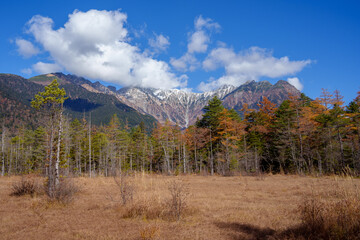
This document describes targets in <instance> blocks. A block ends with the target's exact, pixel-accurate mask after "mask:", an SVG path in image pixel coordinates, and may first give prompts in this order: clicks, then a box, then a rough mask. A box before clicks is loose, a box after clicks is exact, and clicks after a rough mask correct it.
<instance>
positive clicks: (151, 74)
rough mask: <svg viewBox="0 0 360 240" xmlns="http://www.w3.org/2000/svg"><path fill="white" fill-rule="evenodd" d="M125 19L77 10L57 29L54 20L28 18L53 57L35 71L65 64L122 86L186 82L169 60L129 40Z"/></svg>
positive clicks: (116, 13)
mask: <svg viewBox="0 0 360 240" xmlns="http://www.w3.org/2000/svg"><path fill="white" fill-rule="evenodd" d="M126 19H127V16H126V14H124V13H122V12H120V11H98V10H89V11H88V12H80V11H77V10H76V11H74V12H73V13H72V14H70V15H69V19H68V21H67V22H66V23H65V25H64V26H63V27H61V28H59V29H57V30H56V29H53V21H52V19H50V18H47V17H42V16H34V17H33V18H32V19H31V20H30V21H29V22H28V31H29V33H31V34H32V35H33V36H34V37H35V39H36V41H37V42H38V43H40V44H41V45H42V46H43V48H44V49H45V50H46V51H48V52H49V53H50V55H51V58H52V59H53V61H54V63H42V62H39V63H37V64H35V65H34V66H33V68H34V70H36V71H38V72H41V73H43V72H45V71H49V70H52V69H56V70H58V69H59V68H60V67H62V68H64V69H66V70H67V71H68V72H71V73H73V74H76V75H79V76H84V77H87V78H90V79H101V80H103V81H107V82H111V83H115V84H119V85H122V86H142V87H154V88H175V87H180V86H183V85H184V78H183V77H177V76H176V75H175V74H174V73H172V72H171V69H170V67H169V65H168V64H167V63H166V62H163V61H158V60H155V59H153V58H150V57H149V56H147V54H146V53H143V52H141V51H140V49H139V48H138V47H136V46H133V45H131V44H130V43H129V41H130V40H129V37H128V30H127V29H126V28H125V24H126ZM164 38H165V37H164ZM164 42H165V41H163V42H162V44H163V45H162V46H164ZM165 45H166V43H165Z"/></svg>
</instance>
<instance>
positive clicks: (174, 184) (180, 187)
mask: <svg viewBox="0 0 360 240" xmlns="http://www.w3.org/2000/svg"><path fill="white" fill-rule="evenodd" d="M168 189H169V192H170V195H171V197H170V199H169V200H168V201H167V206H168V209H169V213H170V215H172V216H173V217H174V218H175V219H176V220H180V217H181V215H182V214H183V213H184V210H185V209H186V207H187V197H188V195H189V190H188V187H187V185H185V184H184V183H183V182H181V181H175V180H174V181H171V182H169V186H168Z"/></svg>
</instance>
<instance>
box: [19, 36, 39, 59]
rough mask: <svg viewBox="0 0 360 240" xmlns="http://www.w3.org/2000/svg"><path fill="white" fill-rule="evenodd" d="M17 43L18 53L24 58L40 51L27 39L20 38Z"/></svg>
mask: <svg viewBox="0 0 360 240" xmlns="http://www.w3.org/2000/svg"><path fill="white" fill-rule="evenodd" d="M15 44H16V46H17V47H18V49H17V51H18V53H19V54H20V55H21V56H23V57H24V58H29V57H32V56H34V55H36V54H38V53H39V49H38V48H37V47H35V46H34V45H33V44H32V43H31V42H29V41H27V40H25V39H20V38H18V39H16V40H15Z"/></svg>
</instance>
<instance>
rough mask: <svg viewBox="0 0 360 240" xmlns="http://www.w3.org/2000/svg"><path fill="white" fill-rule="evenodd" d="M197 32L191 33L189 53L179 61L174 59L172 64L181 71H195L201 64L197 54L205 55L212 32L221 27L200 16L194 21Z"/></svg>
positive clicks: (188, 46)
mask: <svg viewBox="0 0 360 240" xmlns="http://www.w3.org/2000/svg"><path fill="white" fill-rule="evenodd" d="M194 27H195V31H194V32H193V33H189V38H188V45H187V52H186V53H185V54H184V55H183V56H181V57H180V58H178V59H175V58H172V59H171V61H170V63H171V64H172V65H173V67H174V68H175V69H177V70H180V71H189V70H190V71H193V70H195V69H196V68H197V67H198V66H200V64H199V63H198V61H197V59H196V57H195V53H205V52H206V51H207V50H208V46H209V43H210V32H211V31H214V30H215V31H218V30H219V29H220V25H219V24H218V23H216V22H214V21H213V20H212V19H210V18H203V17H202V16H199V17H197V18H196V19H195V21H194Z"/></svg>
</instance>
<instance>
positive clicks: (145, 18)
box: [0, 0, 360, 102]
mask: <svg viewBox="0 0 360 240" xmlns="http://www.w3.org/2000/svg"><path fill="white" fill-rule="evenodd" d="M359 12H360V3H359V2H358V1H346V0H345V1H296V0H295V1H285V0H284V1H187V0H184V1H136V0H135V1H106V0H104V1H92V0H86V1H75V0H73V1H67V0H65V1H36V0H35V1H16V0H14V1H8V2H5V3H2V6H1V8H0V21H1V25H0V28H1V29H0V30H1V35H0V36H1V37H0V41H1V42H0V52H1V55H0V72H2V73H13V74H19V75H21V76H24V77H26V78H28V77H31V76H34V75H38V74H40V73H46V72H49V71H50V72H51V71H63V72H65V73H72V74H76V75H81V76H84V77H86V78H88V79H90V80H94V81H95V80H102V81H103V82H109V83H110V84H112V85H116V86H131V85H139V86H144V87H162V88H173V87H176V88H188V89H192V91H206V90H211V89H214V88H217V87H219V86H220V85H222V84H233V85H239V84H241V83H243V82H245V81H246V80H252V79H255V80H268V81H270V82H271V83H275V82H276V81H277V80H279V79H283V80H289V81H290V82H292V83H293V84H294V85H296V86H297V87H298V88H301V86H302V87H303V88H302V91H303V92H304V93H305V94H307V95H308V96H310V97H312V98H316V97H318V96H319V95H320V92H321V88H327V89H328V90H329V91H334V90H336V89H338V90H340V92H341V93H342V95H344V96H345V98H344V99H345V101H346V102H349V101H351V100H352V99H353V98H355V96H356V92H357V91H359V90H360V78H359V75H360V14H359Z"/></svg>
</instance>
